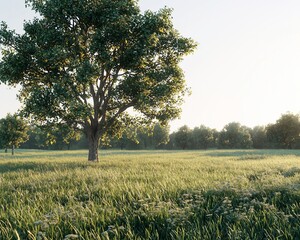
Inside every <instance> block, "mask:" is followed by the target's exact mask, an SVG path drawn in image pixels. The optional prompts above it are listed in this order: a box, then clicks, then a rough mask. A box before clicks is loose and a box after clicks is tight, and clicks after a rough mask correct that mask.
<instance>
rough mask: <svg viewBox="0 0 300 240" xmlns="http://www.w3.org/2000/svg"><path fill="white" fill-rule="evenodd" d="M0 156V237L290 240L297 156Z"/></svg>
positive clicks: (294, 227) (295, 231) (298, 189)
mask: <svg viewBox="0 0 300 240" xmlns="http://www.w3.org/2000/svg"><path fill="white" fill-rule="evenodd" d="M86 158H87V152H86V151H18V152H17V153H16V155H15V156H10V155H8V154H5V153H0V239H1V240H2V239H3V240H8V239H40V240H42V239H66V240H67V239H85V240H88V239H300V231H299V229H300V164H299V163H300V151H296V150H291V151H284V150H213V151H116V150H115V151H108V150H106V151H100V162H99V163H90V162H87V160H86Z"/></svg>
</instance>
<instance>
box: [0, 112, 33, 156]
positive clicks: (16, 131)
mask: <svg viewBox="0 0 300 240" xmlns="http://www.w3.org/2000/svg"><path fill="white" fill-rule="evenodd" d="M27 131H28V125H27V124H26V122H25V121H24V120H23V119H21V118H20V117H19V116H17V115H16V114H14V115H11V114H8V115H7V116H6V117H5V118H2V119H0V139H1V146H2V147H4V148H5V152H7V148H11V149H12V151H11V153H12V155H14V152H15V148H16V147H19V145H20V144H21V143H23V142H25V141H26V140H27V139H28V134H27Z"/></svg>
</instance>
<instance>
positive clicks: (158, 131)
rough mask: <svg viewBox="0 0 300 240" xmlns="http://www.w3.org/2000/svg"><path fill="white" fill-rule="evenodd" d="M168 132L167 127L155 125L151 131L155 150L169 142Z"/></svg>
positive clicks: (168, 128)
mask: <svg viewBox="0 0 300 240" xmlns="http://www.w3.org/2000/svg"><path fill="white" fill-rule="evenodd" d="M169 132H170V127H169V126H162V125H161V124H159V123H156V124H155V126H154V129H153V142H154V147H155V148H159V147H161V146H163V145H165V144H167V143H168V142H169V140H170V138H169V135H170V134H169Z"/></svg>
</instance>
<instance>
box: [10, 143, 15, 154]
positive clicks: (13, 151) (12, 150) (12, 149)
mask: <svg viewBox="0 0 300 240" xmlns="http://www.w3.org/2000/svg"><path fill="white" fill-rule="evenodd" d="M11 155H15V145H12V147H11Z"/></svg>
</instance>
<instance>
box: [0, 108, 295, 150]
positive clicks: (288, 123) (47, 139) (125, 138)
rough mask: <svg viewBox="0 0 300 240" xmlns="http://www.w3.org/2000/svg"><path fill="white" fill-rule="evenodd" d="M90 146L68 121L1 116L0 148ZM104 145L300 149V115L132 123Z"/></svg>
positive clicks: (137, 148)
mask: <svg viewBox="0 0 300 240" xmlns="http://www.w3.org/2000/svg"><path fill="white" fill-rule="evenodd" d="M16 147H20V148H24V149H47V150H63V149H87V148H88V139H87V136H86V135H84V134H82V133H80V132H79V131H75V130H74V129H73V128H70V127H69V126H67V125H57V124H55V125H47V126H35V125H30V124H28V123H26V121H25V120H24V119H22V118H21V117H19V116H18V115H16V114H15V115H10V114H8V115H7V116H6V117H5V118H3V119H0V148H2V149H6V151H7V149H8V148H10V149H12V153H14V149H15V148H16ZM100 147H101V148H113V149H128V150H130V149H131V150H142V149H169V150H172V149H183V150H187V149H213V148H215V149H216V148H219V149H250V148H255V149H274V148H276V149H280V148H282V149H299V148H300V117H299V115H297V114H292V113H286V114H283V115H282V116H281V117H280V118H279V119H278V120H277V121H276V123H274V124H268V125H267V126H256V127H254V128H249V127H247V126H243V125H241V124H240V123H238V122H231V123H228V124H227V125H225V126H224V127H223V129H222V130H221V131H217V130H216V129H212V128H209V127H207V126H204V125H201V126H200V127H195V128H193V129H192V128H189V127H188V126H187V125H184V126H182V127H180V128H179V129H178V130H177V131H175V132H173V133H171V134H170V128H169V126H168V125H162V124H160V123H156V124H154V125H143V126H139V127H128V129H127V130H126V131H125V132H123V133H122V135H120V136H106V137H105V138H103V139H102V140H101V144H100Z"/></svg>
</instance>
